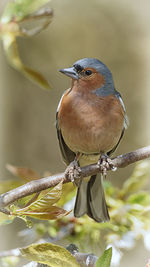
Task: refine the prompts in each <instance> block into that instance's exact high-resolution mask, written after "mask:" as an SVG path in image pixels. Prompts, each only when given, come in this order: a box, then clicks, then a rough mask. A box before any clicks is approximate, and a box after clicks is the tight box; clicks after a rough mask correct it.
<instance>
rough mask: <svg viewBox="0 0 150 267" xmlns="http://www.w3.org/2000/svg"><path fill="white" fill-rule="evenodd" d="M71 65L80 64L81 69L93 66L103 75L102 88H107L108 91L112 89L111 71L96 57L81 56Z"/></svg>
mask: <svg viewBox="0 0 150 267" xmlns="http://www.w3.org/2000/svg"><path fill="white" fill-rule="evenodd" d="M73 66H78V67H79V66H80V67H81V69H84V68H94V69H96V70H97V71H98V72H99V73H100V74H102V75H103V76H104V80H105V85H104V87H103V90H104V89H105V88H107V93H108V91H114V90H115V89H114V82H113V77H112V73H111V71H110V70H109V69H108V67H107V66H106V65H105V64H104V63H103V62H101V61H100V60H98V59H96V58H83V59H80V60H78V61H76V62H75V63H74V64H73Z"/></svg>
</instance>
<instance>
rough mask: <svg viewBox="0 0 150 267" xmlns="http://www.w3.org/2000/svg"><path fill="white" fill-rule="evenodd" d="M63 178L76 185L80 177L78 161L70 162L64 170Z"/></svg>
mask: <svg viewBox="0 0 150 267" xmlns="http://www.w3.org/2000/svg"><path fill="white" fill-rule="evenodd" d="M65 177H66V178H70V180H71V182H73V183H75V184H76V185H78V183H79V181H80V177H81V168H80V167H79V164H78V161H77V160H76V159H75V160H74V161H72V162H71V163H70V164H69V166H68V167H67V168H66V170H65Z"/></svg>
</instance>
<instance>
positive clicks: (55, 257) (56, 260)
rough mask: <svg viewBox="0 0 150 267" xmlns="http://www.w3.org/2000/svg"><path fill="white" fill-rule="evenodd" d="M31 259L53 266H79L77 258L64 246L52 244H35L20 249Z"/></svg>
mask: <svg viewBox="0 0 150 267" xmlns="http://www.w3.org/2000/svg"><path fill="white" fill-rule="evenodd" d="M20 251H21V253H22V255H23V256H24V257H27V258H28V259H29V260H32V261H36V262H39V263H43V264H47V265H48V266H51V267H60V266H64V267H79V266H80V265H79V264H78V263H77V261H76V259H75V258H74V257H73V256H72V255H71V253H70V252H69V251H68V250H66V249H65V248H63V247H60V246H57V245H54V244H50V243H43V244H34V245H31V246H29V247H26V248H23V249H21V250H20Z"/></svg>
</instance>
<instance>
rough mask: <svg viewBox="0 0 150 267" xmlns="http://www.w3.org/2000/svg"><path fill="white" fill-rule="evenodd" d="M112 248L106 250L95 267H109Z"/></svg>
mask: <svg viewBox="0 0 150 267" xmlns="http://www.w3.org/2000/svg"><path fill="white" fill-rule="evenodd" d="M111 258H112V248H109V249H106V250H105V251H104V253H103V255H102V256H101V257H100V258H99V259H98V260H97V262H96V266H95V267H110V263H111Z"/></svg>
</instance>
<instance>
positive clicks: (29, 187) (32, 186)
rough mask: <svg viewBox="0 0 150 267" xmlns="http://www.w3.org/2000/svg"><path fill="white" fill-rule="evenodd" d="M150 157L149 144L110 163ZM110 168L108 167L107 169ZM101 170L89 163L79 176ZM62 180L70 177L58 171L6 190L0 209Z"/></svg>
mask: <svg viewBox="0 0 150 267" xmlns="http://www.w3.org/2000/svg"><path fill="white" fill-rule="evenodd" d="M147 158H150V146H148V147H143V148H140V149H137V150H135V151H132V152H129V153H127V154H124V155H120V156H117V157H115V158H113V159H112V164H113V165H114V166H115V167H117V168H124V167H126V166H128V165H130V164H132V163H134V162H137V161H139V160H143V159H147ZM107 170H108V171H109V170H111V168H110V167H108V169H107ZM100 172H101V170H100V168H99V167H98V165H97V164H91V165H88V166H85V167H82V168H81V177H82V178H84V177H87V176H90V175H94V174H97V173H100ZM62 180H63V183H69V182H71V180H70V178H68V177H65V173H59V174H55V175H52V176H48V177H44V178H41V179H38V180H34V181H31V182H28V183H26V184H24V185H22V186H20V187H17V188H15V189H13V190H11V191H8V192H6V193H4V194H2V195H0V211H1V212H3V209H2V208H4V207H6V206H8V205H9V204H11V203H13V202H14V201H16V200H18V199H20V198H22V197H25V196H28V195H31V194H33V193H36V192H40V191H42V190H45V189H47V188H50V187H54V186H56V185H57V184H58V183H60V182H61V181H62Z"/></svg>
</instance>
